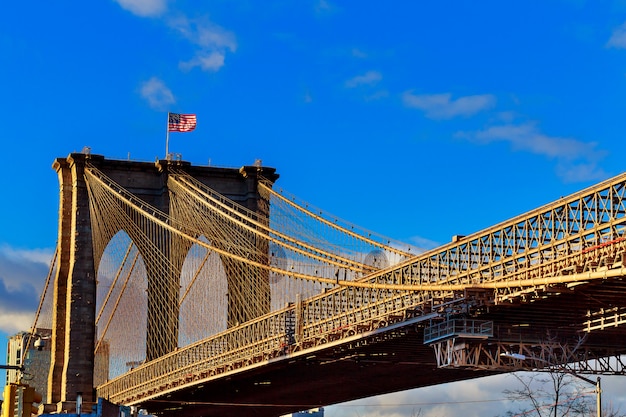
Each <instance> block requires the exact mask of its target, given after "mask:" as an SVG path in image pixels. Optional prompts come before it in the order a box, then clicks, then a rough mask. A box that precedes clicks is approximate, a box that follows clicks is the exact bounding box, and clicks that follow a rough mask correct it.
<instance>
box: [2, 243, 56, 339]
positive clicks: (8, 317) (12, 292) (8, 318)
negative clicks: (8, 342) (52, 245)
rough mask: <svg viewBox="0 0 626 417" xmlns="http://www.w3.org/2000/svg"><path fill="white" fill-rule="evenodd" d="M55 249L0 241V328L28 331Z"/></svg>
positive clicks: (14, 331)
mask: <svg viewBox="0 0 626 417" xmlns="http://www.w3.org/2000/svg"><path fill="white" fill-rule="evenodd" d="M51 259H52V250H47V249H34V250H20V249H14V248H12V247H10V246H8V245H6V244H0V331H3V332H6V333H9V334H11V333H16V332H18V331H21V330H28V329H29V328H30V326H32V324H33V318H34V314H35V311H36V310H37V306H38V305H39V298H40V296H41V290H42V288H43V284H44V282H45V279H46V276H47V275H48V270H49V264H50V260H51Z"/></svg>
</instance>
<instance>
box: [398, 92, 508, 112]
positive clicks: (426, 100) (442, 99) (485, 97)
mask: <svg viewBox="0 0 626 417" xmlns="http://www.w3.org/2000/svg"><path fill="white" fill-rule="evenodd" d="M402 100H403V102H404V105H405V106H407V107H411V108H415V109H419V110H422V111H424V113H425V114H426V117H428V118H431V119H450V118H453V117H456V116H472V115H474V114H476V113H478V112H480V111H483V110H487V109H490V108H492V107H493V106H494V105H495V103H496V98H495V96H493V95H491V94H482V95H473V96H464V97H459V98H457V99H455V100H452V94H451V93H443V94H419V95H416V94H413V93H412V92H410V91H407V92H405V93H404V94H403V95H402Z"/></svg>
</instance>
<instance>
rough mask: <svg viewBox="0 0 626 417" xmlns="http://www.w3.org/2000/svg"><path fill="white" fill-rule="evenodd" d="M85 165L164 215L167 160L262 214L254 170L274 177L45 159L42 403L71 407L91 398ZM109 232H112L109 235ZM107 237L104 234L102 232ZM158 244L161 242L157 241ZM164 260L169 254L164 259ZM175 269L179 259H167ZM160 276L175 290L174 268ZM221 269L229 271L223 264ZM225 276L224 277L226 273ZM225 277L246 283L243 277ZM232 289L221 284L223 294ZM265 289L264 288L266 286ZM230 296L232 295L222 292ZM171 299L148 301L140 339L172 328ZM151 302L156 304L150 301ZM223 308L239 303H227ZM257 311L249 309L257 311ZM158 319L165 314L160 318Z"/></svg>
mask: <svg viewBox="0 0 626 417" xmlns="http://www.w3.org/2000/svg"><path fill="white" fill-rule="evenodd" d="M87 163H89V164H91V165H93V166H94V167H96V168H97V169H98V170H99V171H101V172H103V173H104V174H105V175H106V176H108V177H109V178H110V179H112V180H113V181H115V182H116V183H117V184H119V185H120V186H122V187H123V188H125V189H126V190H127V191H128V192H130V193H132V194H133V195H134V196H136V197H137V198H139V199H141V200H143V201H145V202H146V203H148V204H150V205H152V206H154V207H156V208H157V209H159V210H161V211H162V212H164V213H168V214H169V213H170V199H169V193H168V188H167V178H168V170H169V169H170V167H173V166H175V167H176V169H178V170H183V171H185V172H186V173H187V174H189V175H191V176H193V177H194V178H195V179H196V180H198V181H200V182H202V183H204V184H205V185H207V186H209V187H210V188H212V189H214V190H215V191H217V192H218V193H220V194H222V195H224V196H226V197H227V198H229V199H231V200H233V201H235V202H237V203H239V204H241V205H243V206H245V207H246V208H248V209H250V210H252V211H254V212H257V213H259V214H264V215H268V214H269V213H268V212H267V211H268V210H269V208H268V206H267V204H264V203H263V202H262V200H261V199H260V196H259V193H258V181H259V178H260V176H261V175H262V176H263V177H264V178H267V179H269V180H270V181H271V182H274V181H275V180H276V179H277V178H278V175H277V174H276V172H275V169H274V168H264V167H260V166H256V165H255V166H243V167H241V168H240V169H234V168H217V167H202V166H192V165H191V164H190V163H187V162H182V161H170V160H160V161H157V162H155V163H149V162H132V161H121V160H107V159H105V158H104V157H103V156H99V155H89V154H85V153H72V154H70V155H69V156H68V157H67V158H58V159H56V160H55V162H54V164H53V168H54V169H55V170H56V172H57V174H58V178H59V184H60V198H59V232H58V233H59V235H58V255H57V256H58V267H57V271H56V276H55V281H54V304H55V306H56V308H55V311H54V313H53V335H52V341H51V343H52V346H51V348H52V358H51V369H50V371H51V372H50V377H49V381H48V392H47V403H48V407H47V409H50V410H52V409H56V410H58V411H61V410H67V411H69V412H73V411H75V409H76V399H77V396H78V395H79V394H80V395H81V396H82V398H83V400H84V401H85V403H86V404H87V403H90V402H93V401H95V400H96V399H95V398H94V344H95V339H96V328H95V318H96V267H97V265H96V262H95V261H94V259H99V257H100V256H101V255H102V254H95V253H94V245H93V239H92V228H91V221H92V219H91V218H90V207H89V205H90V203H89V196H88V191H87V184H86V181H85V169H86V166H87ZM110 237H112V236H110ZM110 237H109V238H110ZM155 243H156V246H157V247H158V249H157V250H159V251H161V253H162V254H165V255H166V256H170V257H171V256H173V255H172V253H173V251H172V250H171V248H169V247H167V244H164V243H162V242H155ZM163 246H165V247H163ZM168 259H170V258H168ZM172 261H173V263H174V264H176V265H180V266H181V267H182V260H180V259H174V260H172ZM146 270H147V275H148V277H147V278H148V300H150V299H155V294H156V292H158V291H159V288H158V286H156V285H151V282H154V279H153V278H152V277H151V274H154V273H156V272H155V268H154V267H151V266H150V265H149V264H148V262H146ZM178 272H179V273H178V275H177V276H172V277H168V278H169V282H170V285H171V286H172V287H174V288H176V289H178V288H179V281H180V271H178ZM226 273H227V274H228V273H229V271H228V270H227V271H226ZM231 278H232V277H231ZM236 278H237V279H229V281H234V282H239V283H240V284H239V285H246V282H245V279H246V278H245V277H236ZM231 290H232V289H231V288H229V292H230V291H231ZM267 291H268V294H269V287H268V289H267ZM230 299H234V297H229V300H230ZM171 301H172V303H171V305H169V306H168V305H158V303H149V305H152V306H151V307H149V309H148V313H147V314H148V328H147V333H148V334H147V340H151V339H152V338H151V337H150V335H151V334H163V333H166V332H165V331H164V329H165V327H167V326H169V327H170V328H171V327H172V326H174V328H175V329H177V328H178V307H177V305H178V300H177V299H176V300H171ZM153 304H157V305H153ZM228 308H229V315H230V310H236V309H239V310H241V309H243V308H244V306H237V305H229V306H228ZM263 313H265V312H262V311H259V312H255V313H254V314H255V315H260V314H263ZM163 317H166V318H165V320H164V319H163ZM177 343H178V340H177V339H176V337H175V336H171V340H168V341H167V342H166V344H165V347H164V346H163V345H159V346H156V345H151V344H150V343H148V345H147V348H146V358H147V360H151V359H154V358H157V357H159V356H161V355H163V354H166V353H168V352H169V351H172V350H174V349H175V348H176V347H177Z"/></svg>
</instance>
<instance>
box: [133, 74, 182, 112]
mask: <svg viewBox="0 0 626 417" xmlns="http://www.w3.org/2000/svg"><path fill="white" fill-rule="evenodd" d="M140 93H141V97H143V98H144V99H145V100H146V101H147V102H148V104H149V105H150V107H152V108H153V109H156V110H165V109H166V108H167V106H169V105H170V104H174V103H176V98H175V97H174V94H173V93H172V91H171V90H170V89H169V88H167V86H166V85H165V83H164V82H163V81H161V80H160V79H159V78H157V77H152V78H150V79H149V80H148V81H146V82H144V83H143V84H141V89H140Z"/></svg>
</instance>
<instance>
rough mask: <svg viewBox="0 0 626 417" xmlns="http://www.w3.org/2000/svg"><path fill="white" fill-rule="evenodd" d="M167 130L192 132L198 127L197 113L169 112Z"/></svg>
mask: <svg viewBox="0 0 626 417" xmlns="http://www.w3.org/2000/svg"><path fill="white" fill-rule="evenodd" d="M168 115H169V116H168V123H167V130H168V131H169V132H191V131H192V130H194V129H195V128H196V115H195V114H178V113H168Z"/></svg>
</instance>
